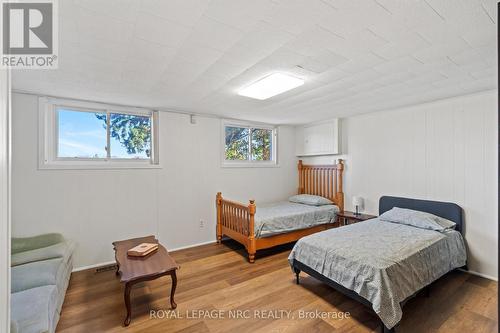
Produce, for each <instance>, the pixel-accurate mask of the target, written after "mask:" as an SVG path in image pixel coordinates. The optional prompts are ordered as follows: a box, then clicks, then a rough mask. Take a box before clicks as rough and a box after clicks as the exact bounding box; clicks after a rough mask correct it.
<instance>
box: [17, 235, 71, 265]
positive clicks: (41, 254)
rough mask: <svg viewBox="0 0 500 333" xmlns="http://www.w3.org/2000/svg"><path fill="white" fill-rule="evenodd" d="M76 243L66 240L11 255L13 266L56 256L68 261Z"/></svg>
mask: <svg viewBox="0 0 500 333" xmlns="http://www.w3.org/2000/svg"><path fill="white" fill-rule="evenodd" d="M74 249H75V243H74V242H72V241H65V242H62V243H57V244H54V245H51V246H46V247H42V248H39V249H34V250H29V251H24V252H18V253H15V254H13V255H12V256H11V261H10V262H11V266H18V265H23V264H27V263H30V262H34V261H41V260H47V259H54V258H63V262H65V263H66V262H68V260H69V257H70V256H71V255H72V254H73V252H74Z"/></svg>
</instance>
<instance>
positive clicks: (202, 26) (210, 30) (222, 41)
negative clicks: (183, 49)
mask: <svg viewBox="0 0 500 333" xmlns="http://www.w3.org/2000/svg"><path fill="white" fill-rule="evenodd" d="M242 37H243V31H241V30H238V29H236V28H233V27H231V26H228V25H226V24H223V23H220V22H217V21H215V20H213V19H211V18H209V17H207V16H203V17H202V18H201V19H200V20H199V21H198V22H197V24H196V25H195V26H194V28H193V30H192V31H191V33H190V34H189V37H188V38H187V41H186V42H187V43H194V44H198V45H203V46H206V47H210V48H213V49H216V50H219V51H226V50H228V49H229V48H231V47H232V46H233V45H234V44H235V43H236V42H237V41H238V40H240V39H241V38H242Z"/></svg>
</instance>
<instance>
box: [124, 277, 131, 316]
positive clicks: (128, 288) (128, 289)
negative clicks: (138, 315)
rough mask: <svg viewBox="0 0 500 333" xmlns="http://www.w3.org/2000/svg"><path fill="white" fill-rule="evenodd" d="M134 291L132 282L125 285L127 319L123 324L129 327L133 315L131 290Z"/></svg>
mask: <svg viewBox="0 0 500 333" xmlns="http://www.w3.org/2000/svg"><path fill="white" fill-rule="evenodd" d="M131 289H132V284H131V283H130V282H127V283H126V284H125V293H124V295H123V296H124V299H125V307H126V308H127V317H126V318H125V321H124V322H123V324H124V325H125V326H128V325H129V324H130V319H131V315H132V311H131V307H130V290H131Z"/></svg>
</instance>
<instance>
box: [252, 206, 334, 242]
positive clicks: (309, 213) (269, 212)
mask: <svg viewBox="0 0 500 333" xmlns="http://www.w3.org/2000/svg"><path fill="white" fill-rule="evenodd" d="M338 211H339V208H338V207H337V206H335V205H324V206H311V205H304V204H299V203H293V202H288V201H283V202H276V203H272V204H267V205H266V204H264V205H259V206H258V207H257V211H256V213H255V222H254V223H255V224H254V226H255V237H256V238H262V237H269V236H272V235H276V234H280V233H285V232H289V231H293V230H300V229H305V228H309V227H313V226H315V225H320V224H325V223H331V222H335V218H336V216H337V212H338Z"/></svg>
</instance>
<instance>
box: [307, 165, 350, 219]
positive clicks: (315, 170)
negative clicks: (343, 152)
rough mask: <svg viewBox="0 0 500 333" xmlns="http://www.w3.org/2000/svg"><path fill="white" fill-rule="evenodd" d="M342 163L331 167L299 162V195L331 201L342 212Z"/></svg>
mask: <svg viewBox="0 0 500 333" xmlns="http://www.w3.org/2000/svg"><path fill="white" fill-rule="evenodd" d="M343 171H344V161H343V160H341V159H339V160H338V162H337V164H332V165H306V164H302V160H299V191H298V192H299V194H313V195H320V196H322V197H325V198H328V199H330V200H331V201H333V202H334V203H335V204H336V205H337V206H338V207H339V208H340V211H341V212H342V211H344V191H343V189H342V172H343Z"/></svg>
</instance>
